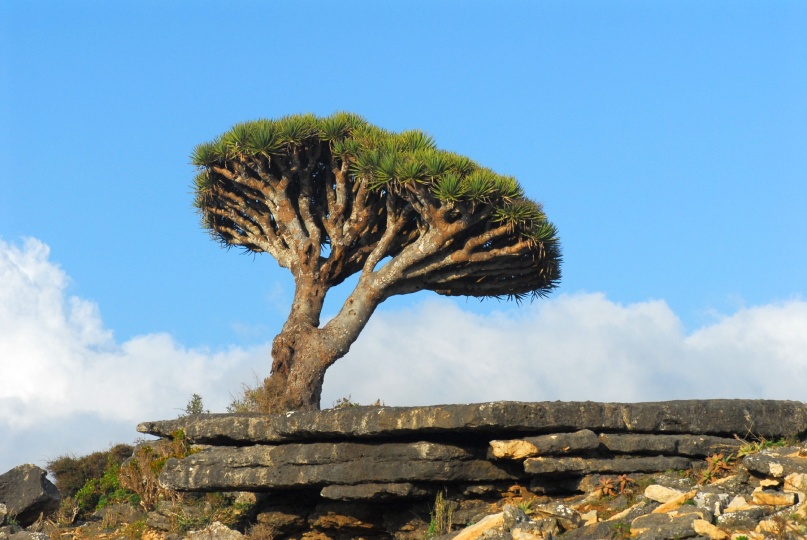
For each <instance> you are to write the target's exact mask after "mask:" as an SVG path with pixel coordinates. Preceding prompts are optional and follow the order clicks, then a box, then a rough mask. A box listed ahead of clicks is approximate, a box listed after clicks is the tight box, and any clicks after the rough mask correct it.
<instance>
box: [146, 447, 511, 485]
mask: <svg viewBox="0 0 807 540" xmlns="http://www.w3.org/2000/svg"><path fill="white" fill-rule="evenodd" d="M517 478H518V475H516V474H513V473H511V472H508V471H507V470H506V469H505V468H502V467H499V466H497V465H494V464H493V463H491V462H489V461H485V460H481V459H477V458H476V457H475V456H474V455H473V454H472V453H471V452H469V451H467V450H465V449H462V448H459V447H456V446H450V445H443V444H435V443H428V442H418V443H389V444H383V445H372V444H360V443H312V444H284V445H281V446H265V445H256V446H250V447H241V448H239V447H211V448H207V449H205V450H202V451H201V452H198V453H195V454H192V455H190V456H188V457H186V458H183V459H182V460H177V459H171V460H168V462H167V463H166V464H165V467H164V468H163V471H162V473H161V474H160V483H162V484H163V485H165V486H167V487H170V488H172V489H176V490H180V491H264V490H272V489H278V488H293V487H304V486H325V485H329V484H342V485H356V484H363V483H377V484H391V483H407V482H452V481H471V482H490V481H500V480H515V479H517Z"/></svg>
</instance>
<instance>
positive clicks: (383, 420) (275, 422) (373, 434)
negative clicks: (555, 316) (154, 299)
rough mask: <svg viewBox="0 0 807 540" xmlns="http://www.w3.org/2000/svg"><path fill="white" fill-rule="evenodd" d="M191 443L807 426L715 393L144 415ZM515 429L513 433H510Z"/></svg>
mask: <svg viewBox="0 0 807 540" xmlns="http://www.w3.org/2000/svg"><path fill="white" fill-rule="evenodd" d="M180 429H181V430H183V431H184V433H185V436H186V437H187V438H188V439H189V440H190V441H191V442H193V443H201V444H262V443H277V442H286V441H301V440H334V439H347V438H350V439H355V438H357V437H360V438H390V437H400V436H401V435H407V434H411V435H418V434H428V433H450V432H457V431H460V432H465V433H473V432H481V433H487V434H494V435H495V434H497V433H509V434H513V433H519V432H521V433H529V434H534V435H537V434H541V433H551V432H569V431H578V430H582V429H590V430H593V431H597V432H600V431H608V432H619V431H627V432H636V433H689V434H704V435H723V436H732V435H734V434H743V435H745V434H749V433H750V434H753V435H756V436H764V437H768V438H773V437H784V436H791V435H796V436H799V435H802V434H804V433H807V406H805V404H803V403H801V402H798V401H774V400H745V399H713V400H681V401H663V402H650V403H597V402H591V401H585V402H573V401H572V402H569V401H566V402H564V401H553V402H537V403H524V402H515V401H500V402H495V403H481V404H474V405H435V406H429V407H351V408H345V409H330V410H325V411H296V412H289V413H286V414H276V415H261V414H211V415H194V416H186V417H183V418H177V419H175V420H161V421H156V422H143V423H141V424H140V425H138V426H137V430H138V431H139V432H141V433H149V434H151V435H156V436H159V437H170V436H171V434H172V433H175V432H176V431H178V430H180ZM511 436H512V435H511Z"/></svg>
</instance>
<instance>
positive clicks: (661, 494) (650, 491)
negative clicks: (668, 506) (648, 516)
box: [644, 484, 684, 503]
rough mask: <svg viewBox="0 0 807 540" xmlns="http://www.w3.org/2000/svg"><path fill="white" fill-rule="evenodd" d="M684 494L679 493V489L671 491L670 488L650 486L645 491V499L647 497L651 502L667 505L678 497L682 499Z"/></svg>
mask: <svg viewBox="0 0 807 540" xmlns="http://www.w3.org/2000/svg"><path fill="white" fill-rule="evenodd" d="M683 494H684V492H683V491H678V490H677V489H670V488H668V487H664V486H660V485H658V484H650V485H649V486H647V488H646V489H645V490H644V496H645V497H647V498H648V499H650V500H651V501H656V502H660V503H666V502H668V501H671V500H673V499H675V498H677V497H680V496H681V495H683Z"/></svg>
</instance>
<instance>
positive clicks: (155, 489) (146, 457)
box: [119, 430, 191, 510]
mask: <svg viewBox="0 0 807 540" xmlns="http://www.w3.org/2000/svg"><path fill="white" fill-rule="evenodd" d="M190 453H191V449H190V445H189V444H188V441H187V440H186V438H185V433H184V432H183V431H182V430H178V431H176V432H174V433H173V434H172V437H171V439H161V440H159V441H156V442H154V443H147V444H142V445H140V446H139V447H138V448H137V449H136V450H135V452H134V454H133V455H132V458H131V459H130V460H129V461H128V462H126V464H125V465H124V466H123V467H121V469H120V473H119V475H120V482H121V485H122V486H123V487H124V488H126V489H129V490H131V491H133V492H134V493H136V494H137V495H138V496H139V497H140V505H141V506H142V507H143V509H145V510H153V509H154V508H155V507H156V506H157V503H158V502H160V501H161V500H176V499H177V498H178V494H177V493H176V492H174V491H172V490H170V489H167V488H164V487H163V486H161V485H160V483H159V482H158V481H157V477H158V476H159V474H160V471H161V470H162V468H163V466H164V465H165V462H166V461H168V460H169V459H170V458H180V459H181V458H183V457H185V456H188V455H190Z"/></svg>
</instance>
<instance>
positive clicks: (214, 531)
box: [186, 521, 244, 540]
mask: <svg viewBox="0 0 807 540" xmlns="http://www.w3.org/2000/svg"><path fill="white" fill-rule="evenodd" d="M186 538H187V539H188V540H241V539H242V538H244V535H243V534H241V533H240V532H238V531H234V530H232V529H230V528H229V527H227V526H226V525H223V524H222V523H221V522H218V521H214V522H213V523H211V524H210V525H208V526H207V527H205V528H204V529H201V530H198V531H190V532H189V533H188V535H187V537H186Z"/></svg>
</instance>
